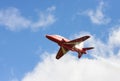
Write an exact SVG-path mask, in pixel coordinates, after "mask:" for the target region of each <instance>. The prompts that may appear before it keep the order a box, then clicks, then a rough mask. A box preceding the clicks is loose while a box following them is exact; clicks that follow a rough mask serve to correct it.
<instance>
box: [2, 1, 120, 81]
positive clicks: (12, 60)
mask: <svg viewBox="0 0 120 81" xmlns="http://www.w3.org/2000/svg"><path fill="white" fill-rule="evenodd" d="M119 3H120V1H119V0H116V1H112V0H92V1H90V0H59V1H56V0H34V1H32V0H31V1H29V0H16V1H14V0H11V1H8V0H1V3H0V76H1V77H0V80H1V81H31V80H32V81H33V79H30V80H29V79H28V80H26V78H30V77H29V75H26V74H29V73H30V74H31V76H33V75H36V74H34V73H33V74H32V72H34V69H35V68H37V69H38V70H40V69H41V68H42V67H41V66H40V67H38V66H39V64H41V65H42V64H43V66H44V65H47V66H48V67H51V65H52V64H51V63H54V61H56V60H55V58H54V55H55V54H56V53H57V50H58V49H59V47H58V46H57V45H56V44H54V43H52V42H51V41H49V40H48V39H46V38H45V35H46V34H59V35H62V36H64V37H66V38H70V39H73V38H75V37H80V36H82V35H86V34H89V35H91V37H92V38H91V40H89V41H88V43H87V45H93V46H95V47H96V49H95V50H94V51H92V52H90V54H91V56H95V57H96V58H97V60H96V61H95V62H98V61H99V59H100V60H103V59H105V58H106V57H107V58H108V59H111V58H112V59H113V57H114V58H118V57H119V58H120V51H119V49H120V47H119V46H120V39H119V35H120V15H119V14H120V11H119V9H118V8H119ZM44 54H45V55H46V56H45V57H46V58H44ZM52 55H53V56H52ZM69 55H70V56H69ZM98 56H99V58H98ZM68 57H69V58H73V57H74V53H72V54H68ZM68 57H67V56H66V58H67V59H68ZM88 57H89V55H86V57H85V58H83V59H82V62H87V63H88V65H86V66H89V65H90V64H89V63H91V61H89V60H91V59H89V58H88ZM66 58H65V57H64V58H63V60H62V62H63V66H65V65H66V63H67V62H68V61H70V59H69V60H67V62H66V60H64V59H66ZM74 58H75V57H74ZM74 58H73V59H72V61H70V62H74V61H76V59H74ZM86 58H87V59H88V60H87V61H86V60H85V59H86ZM101 58H102V59H101ZM46 59H47V60H48V61H50V63H49V64H47V63H46ZM51 59H52V60H51ZM64 61H65V62H64ZM92 61H94V59H93V60H92ZM114 61H115V62H116V60H114ZM77 62H80V63H81V61H80V60H77ZM105 62H107V63H108V64H114V63H111V61H110V60H107V61H105ZM117 62H120V60H117ZM117 62H116V63H117ZM55 63H56V62H55ZM58 64H59V63H58ZM71 65H73V64H69V65H68V66H71ZM78 65H79V64H78ZM83 65H84V64H83ZM83 65H82V63H81V64H80V65H79V66H83ZM116 65H117V64H114V65H112V66H116ZM52 66H54V65H52ZM55 66H57V65H55ZM61 66H62V65H61ZM75 66H77V65H75ZM93 66H95V64H93ZM103 66H104V65H103ZM44 67H45V68H46V66H44ZM100 67H101V64H100ZM96 68H97V67H96ZM54 69H58V68H57V67H56V68H54ZM76 69H78V68H76ZM99 69H101V68H99ZM48 70H51V69H48ZM65 70H66V69H65ZM70 70H71V69H70ZM88 70H89V69H88ZM44 71H45V72H46V70H45V69H44V70H43V73H45V72H44ZM36 72H37V71H35V73H36ZM56 72H59V70H57V71H56ZM72 72H74V71H72ZM65 73H67V72H65ZM110 73H111V71H110ZM113 73H115V74H119V73H120V71H117V72H116V71H115V72H113ZM50 74H51V73H50ZM56 74H57V73H56ZM25 75H26V76H25ZM44 75H45V76H46V77H47V78H48V80H46V81H50V79H51V78H50V79H49V77H48V76H47V72H46V74H44ZM51 75H52V74H51ZM53 75H54V74H53ZM75 75H76V74H75ZM110 76H112V75H110ZM38 77H41V73H39V75H38ZM33 78H36V77H33ZM76 78H77V77H76ZM113 78H114V76H113ZM72 79H73V78H71V80H72ZM38 80H39V81H40V80H43V81H45V79H41V78H40V79H36V80H34V81H38ZM51 80H52V79H51ZM65 80H69V79H65ZM78 80H79V81H80V79H77V80H74V81H78ZM94 80H95V79H94ZM112 80H113V79H112ZM119 80H120V78H119V79H118V78H117V79H116V80H115V81H119ZM52 81H53V80H52ZM61 81H62V79H61ZM69 81H70V80H69ZM82 81H87V80H82ZM97 81H98V80H97Z"/></svg>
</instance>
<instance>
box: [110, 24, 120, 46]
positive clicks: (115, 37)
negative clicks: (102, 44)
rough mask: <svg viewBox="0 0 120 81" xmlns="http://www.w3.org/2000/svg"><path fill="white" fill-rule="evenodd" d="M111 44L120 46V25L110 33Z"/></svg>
mask: <svg viewBox="0 0 120 81" xmlns="http://www.w3.org/2000/svg"><path fill="white" fill-rule="evenodd" d="M109 44H110V45H111V47H120V25H117V26H115V27H114V28H113V29H112V30H111V33H110V34H109Z"/></svg>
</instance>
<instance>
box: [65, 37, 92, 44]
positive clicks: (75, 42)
mask: <svg viewBox="0 0 120 81" xmlns="http://www.w3.org/2000/svg"><path fill="white" fill-rule="evenodd" d="M88 38H90V36H83V37H81V38H77V39H74V40H71V41H69V42H67V43H66V44H79V43H81V42H83V41H85V40H87V39H88Z"/></svg>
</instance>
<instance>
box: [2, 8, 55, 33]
mask: <svg viewBox="0 0 120 81" xmlns="http://www.w3.org/2000/svg"><path fill="white" fill-rule="evenodd" d="M55 9H56V7H55V6H52V7H49V8H47V9H46V11H40V14H39V18H38V20H37V21H36V22H35V21H33V20H30V19H28V18H27V17H25V16H23V15H22V14H21V12H20V10H19V9H17V8H15V7H11V8H7V9H1V10H0V25H1V26H5V27H6V28H7V29H9V30H11V31H19V30H22V29H27V28H30V29H32V30H38V29H39V28H41V27H46V26H49V25H52V24H53V23H54V22H55V21H56V18H55V16H54V15H53V12H54V11H55Z"/></svg>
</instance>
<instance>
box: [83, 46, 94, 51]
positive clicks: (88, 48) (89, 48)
mask: <svg viewBox="0 0 120 81" xmlns="http://www.w3.org/2000/svg"><path fill="white" fill-rule="evenodd" d="M91 49H94V47H87V48H83V50H85V51H86V50H91Z"/></svg>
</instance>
